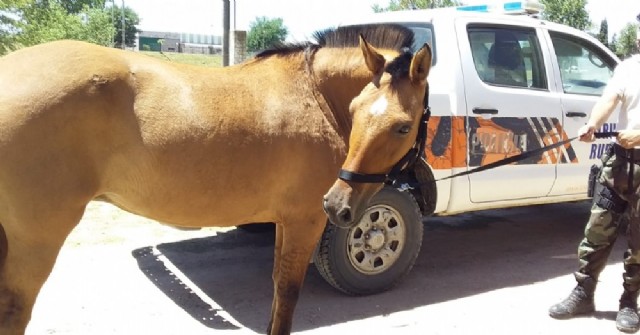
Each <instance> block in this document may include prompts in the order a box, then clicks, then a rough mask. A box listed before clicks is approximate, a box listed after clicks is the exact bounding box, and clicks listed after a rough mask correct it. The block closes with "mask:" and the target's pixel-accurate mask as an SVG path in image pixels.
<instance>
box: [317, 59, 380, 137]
mask: <svg viewBox="0 0 640 335" xmlns="http://www.w3.org/2000/svg"><path fill="white" fill-rule="evenodd" d="M311 68H312V70H313V76H314V80H315V82H316V85H317V88H318V91H319V92H320V94H321V95H322V98H323V99H322V100H324V103H326V106H324V107H323V108H328V109H329V111H328V112H329V113H330V114H331V115H332V116H333V118H334V119H335V121H336V123H337V127H338V129H337V131H338V133H339V134H341V135H342V136H343V137H345V140H348V138H347V137H348V134H349V132H350V131H351V116H350V114H349V104H350V103H351V100H353V98H355V97H356V96H358V94H360V92H361V91H362V89H364V87H365V86H366V85H367V83H369V82H370V81H371V79H372V75H371V72H369V70H368V69H367V67H366V65H365V63H364V58H363V57H362V52H361V51H360V49H358V48H344V49H338V48H321V49H319V50H318V51H317V52H316V54H315V55H314V57H313V63H312V64H311ZM321 103H322V102H321Z"/></svg>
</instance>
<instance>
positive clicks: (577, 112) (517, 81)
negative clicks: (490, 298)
mask: <svg viewBox="0 0 640 335" xmlns="http://www.w3.org/2000/svg"><path fill="white" fill-rule="evenodd" d="M532 4H534V5H535V4H536V3H535V2H533V1H518V2H510V3H505V4H504V7H503V8H501V9H502V10H501V11H502V12H512V11H516V12H521V13H527V12H531V11H530V7H531V5H532ZM534 7H536V6H534ZM478 10H480V11H485V10H487V8H486V6H485V8H482V6H467V7H457V8H449V9H434V10H413V11H402V12H387V13H380V14H375V15H373V16H371V17H368V18H366V19H359V20H357V21H355V22H353V24H372V23H373V24H377V23H399V24H402V25H405V26H407V27H409V28H411V29H412V30H413V31H414V32H415V36H416V41H415V46H420V45H422V44H424V43H425V42H426V43H429V44H430V45H431V47H432V49H433V51H434V58H433V67H432V70H431V72H430V74H429V83H430V99H429V104H430V106H431V110H432V116H431V119H430V120H429V124H428V139H427V144H426V150H425V161H424V162H423V164H422V165H421V166H418V167H416V169H415V171H413V172H412V173H410V174H409V175H408V176H406V177H407V180H406V181H403V182H401V183H400V187H396V188H394V187H391V186H387V187H385V189H383V190H382V191H381V192H380V193H379V194H378V195H377V196H376V197H375V198H374V200H373V202H372V203H371V205H370V207H369V209H368V211H367V213H366V214H365V216H364V217H363V219H362V220H361V221H360V222H359V224H358V225H357V226H356V227H354V228H352V229H339V228H336V227H335V226H333V225H327V228H326V231H325V234H324V236H323V239H322V241H321V242H320V244H319V246H318V250H317V253H316V256H315V259H314V263H315V264H316V266H317V268H318V270H319V271H320V273H321V274H322V275H323V276H324V277H325V279H326V280H327V281H328V282H329V283H330V284H331V285H333V286H334V287H336V288H337V289H339V290H341V291H343V292H346V293H349V294H370V293H377V292H381V291H383V290H386V289H389V288H390V287H392V286H393V285H395V284H396V283H398V282H399V281H400V279H402V277H403V276H404V275H406V274H407V273H408V272H409V271H410V269H411V267H412V266H413V264H414V262H415V259H416V257H417V255H418V253H419V250H420V246H421V244H422V236H423V225H424V224H426V225H428V224H429V219H428V216H430V215H450V214H456V213H462V212H469V211H476V210H484V209H491V208H505V207H514V206H523V205H533V204H543V203H557V202H566V201H576V200H581V199H586V197H587V196H586V189H587V177H588V173H589V167H590V166H591V165H592V164H594V163H595V162H597V160H598V158H599V157H600V156H601V155H602V153H603V151H604V150H605V148H606V146H607V144H608V143H610V141H611V140H607V139H602V140H598V141H596V142H595V143H590V144H587V143H584V142H579V141H573V142H570V143H568V144H566V145H564V146H561V147H559V148H558V149H553V150H549V151H547V152H545V153H543V154H540V155H537V156H535V157H530V158H528V159H525V160H523V161H519V162H517V163H514V164H510V165H506V166H502V167H498V168H495V169H491V170H487V171H483V172H480V173H474V174H470V175H467V176H463V177H457V178H452V179H448V180H443V181H438V182H435V183H433V182H432V183H429V181H430V180H431V181H432V180H434V179H440V178H443V177H446V176H451V175H452V174H455V173H458V172H462V171H466V170H469V169H473V168H475V167H478V166H482V165H485V164H488V163H491V162H494V161H497V160H500V159H503V158H505V157H509V156H514V155H517V154H520V153H522V152H525V151H531V150H534V149H536V148H540V147H543V146H546V145H549V144H552V143H556V142H558V141H561V140H564V139H567V138H571V137H574V136H575V135H576V133H577V130H578V128H579V127H580V126H582V125H584V124H585V122H586V121H587V118H588V115H589V114H590V111H591V108H592V107H593V105H594V103H595V101H596V100H597V99H598V97H599V95H600V94H601V93H602V91H603V88H604V86H605V84H606V83H607V81H608V80H609V78H610V77H611V76H612V74H613V69H614V68H615V66H616V64H617V63H618V62H619V59H618V58H617V57H616V56H615V55H614V54H613V53H612V52H611V51H609V49H607V48H606V47H605V46H603V45H602V44H601V43H600V42H598V41H597V40H596V39H594V38H593V37H591V36H589V35H588V34H586V33H584V32H581V31H578V30H576V29H573V28H570V27H567V26H563V25H559V24H554V23H551V22H547V21H544V20H540V19H537V18H534V17H531V16H530V15H505V14H504V13H500V14H492V13H480V12H478ZM529 14H530V13H529ZM350 24H351V23H350ZM616 119H617V113H616V115H614V116H613V117H612V120H616ZM615 127H616V124H615V123H614V122H610V123H607V124H605V125H604V127H603V129H601V131H612V130H615ZM418 184H420V186H419V187H413V188H412V185H413V186H415V185H418ZM425 217H426V219H425V220H424V222H423V218H425Z"/></svg>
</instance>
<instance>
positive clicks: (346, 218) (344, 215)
mask: <svg viewBox="0 0 640 335" xmlns="http://www.w3.org/2000/svg"><path fill="white" fill-rule="evenodd" d="M338 217H339V218H340V220H342V222H344V223H349V222H351V209H349V207H345V208H343V209H341V210H340V212H339V213H338Z"/></svg>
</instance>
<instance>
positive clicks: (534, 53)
mask: <svg viewBox="0 0 640 335" xmlns="http://www.w3.org/2000/svg"><path fill="white" fill-rule="evenodd" d="M467 33H468V35H469V43H470V44H471V53H472V56H473V62H474V64H475V68H476V72H477V73H478V76H479V77H480V79H481V80H482V81H484V82H485V83H487V84H490V85H499V86H512V87H520V88H532V89H547V79H546V76H545V69H544V62H543V60H542V53H541V51H540V44H539V43H538V37H537V36H536V33H535V30H532V29H522V28H511V27H478V26H470V27H468V28H467Z"/></svg>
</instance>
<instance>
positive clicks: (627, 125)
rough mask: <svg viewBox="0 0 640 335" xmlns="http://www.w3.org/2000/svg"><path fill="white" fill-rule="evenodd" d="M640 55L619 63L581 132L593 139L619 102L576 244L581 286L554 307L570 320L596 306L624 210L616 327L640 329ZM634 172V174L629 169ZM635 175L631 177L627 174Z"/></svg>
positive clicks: (552, 313)
mask: <svg viewBox="0 0 640 335" xmlns="http://www.w3.org/2000/svg"><path fill="white" fill-rule="evenodd" d="M639 78H640V55H635V56H633V57H631V58H628V59H626V60H625V61H623V62H621V63H620V64H619V65H618V67H617V68H616V69H615V72H614V75H613V77H612V78H611V80H610V81H609V83H608V84H607V87H606V88H605V90H604V92H603V94H602V96H601V98H600V99H599V100H598V102H597V103H596V104H595V106H594V107H593V110H592V111H591V116H590V118H589V121H588V122H587V124H586V125H585V126H583V127H582V128H581V129H580V130H579V131H578V136H579V138H580V140H581V141H584V142H592V141H594V139H595V138H594V132H595V131H596V129H598V128H600V127H601V126H602V125H603V124H604V123H605V122H606V120H607V119H608V118H609V116H610V115H611V113H612V112H613V111H614V110H615V108H616V107H617V106H618V104H619V103H620V104H621V106H620V115H619V117H618V127H617V128H618V131H619V133H618V135H617V137H616V139H615V143H614V144H613V146H612V147H611V148H610V150H608V152H607V153H606V154H605V155H603V157H602V171H601V172H600V175H599V176H598V179H597V183H598V184H599V185H597V187H596V192H595V194H594V199H593V205H592V207H591V216H590V217H589V221H588V222H587V226H586V228H585V235H584V239H583V240H582V242H580V245H579V246H578V258H579V261H580V267H579V269H578V271H577V272H575V273H574V275H575V278H576V281H577V282H578V285H577V286H576V287H575V288H574V289H573V291H572V292H571V294H570V295H569V296H568V297H567V298H566V299H565V300H563V301H562V302H560V303H558V304H555V305H553V306H551V308H550V309H549V315H550V316H551V317H553V318H557V319H566V318H570V317H573V316H575V315H579V314H586V313H591V312H593V311H594V310H595V306H594V302H593V295H594V291H595V288H596V283H597V281H598V276H599V274H600V272H601V271H602V270H603V269H604V267H605V265H606V262H607V258H608V256H609V254H610V252H611V249H612V247H613V244H614V242H615V240H616V237H617V236H618V233H619V230H620V227H622V226H624V225H621V224H620V221H621V218H622V216H623V215H625V214H628V218H629V226H628V233H629V237H628V249H627V251H626V252H625V254H624V270H625V272H624V274H623V288H624V291H623V293H622V297H621V298H620V306H619V307H620V308H619V311H618V314H617V316H616V327H617V328H618V330H620V331H624V332H636V331H638V329H639V328H640V317H639V316H638V310H637V308H638V304H637V300H638V292H639V291H640V188H639V186H640V80H639ZM630 172H631V173H630ZM630 175H631V178H630V177H629V176H630Z"/></svg>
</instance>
